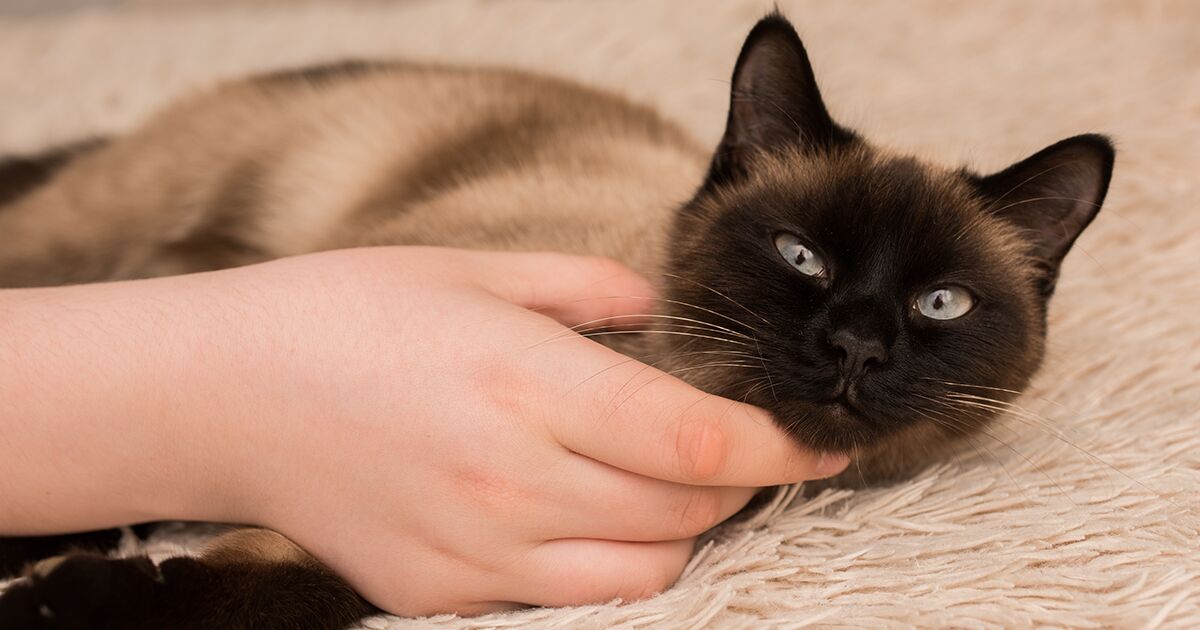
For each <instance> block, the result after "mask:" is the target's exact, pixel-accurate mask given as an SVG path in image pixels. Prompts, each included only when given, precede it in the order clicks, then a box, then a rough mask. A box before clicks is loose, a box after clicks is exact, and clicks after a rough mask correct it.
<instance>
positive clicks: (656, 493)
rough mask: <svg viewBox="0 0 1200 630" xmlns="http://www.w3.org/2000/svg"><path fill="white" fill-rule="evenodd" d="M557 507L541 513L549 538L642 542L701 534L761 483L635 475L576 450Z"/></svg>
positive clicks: (736, 508)
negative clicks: (702, 482)
mask: <svg viewBox="0 0 1200 630" xmlns="http://www.w3.org/2000/svg"><path fill="white" fill-rule="evenodd" d="M570 457H571V460H572V461H570V462H569V467H568V468H567V469H566V470H567V471H569V472H565V473H564V474H563V475H562V477H561V478H562V479H563V481H564V484H565V485H566V487H565V488H562V489H560V490H559V492H561V493H562V494H561V495H559V496H556V497H554V500H553V502H552V504H553V506H554V509H555V512H554V514H548V515H546V518H542V519H538V520H537V523H536V527H537V529H535V530H534V532H535V533H536V534H538V535H539V536H541V537H544V538H601V539H608V540H626V541H637V542H655V541H669V540H679V539H683V538H692V537H694V536H698V535H700V534H702V533H704V532H706V531H708V530H710V529H712V528H713V527H715V526H717V525H718V524H720V523H721V522H722V521H724V520H726V519H728V518H729V517H731V516H733V515H734V514H737V513H738V511H739V510H741V509H742V508H743V507H745V506H746V504H747V503H749V501H750V499H752V498H753V497H754V495H755V494H756V493H757V492H758V491H759V489H758V488H741V487H728V488H727V487H707V486H689V485H684V484H678V483H671V482H667V481H662V480H660V479H653V478H650V477H643V476H641V475H635V474H633V473H631V472H628V471H625V470H621V469H619V468H614V467H612V466H609V465H607V464H602V463H600V462H597V461H596V460H593V459H590V458H587V457H582V456H579V455H571V456H570Z"/></svg>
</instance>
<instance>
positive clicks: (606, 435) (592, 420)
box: [548, 339, 849, 486]
mask: <svg viewBox="0 0 1200 630" xmlns="http://www.w3.org/2000/svg"><path fill="white" fill-rule="evenodd" d="M550 345H553V346H557V347H558V348H559V349H558V350H556V351H557V352H563V353H569V355H570V356H563V357H561V358H560V359H559V360H556V361H550V362H548V363H549V364H554V365H557V366H559V367H560V369H562V366H570V368H569V369H568V370H566V373H560V374H557V375H556V376H555V382H557V383H559V384H561V392H560V395H561V396H562V397H563V398H565V399H566V401H567V402H568V403H569V404H567V405H564V406H563V407H562V408H561V409H560V413H556V414H548V416H549V417H550V418H551V420H550V422H551V424H552V425H553V426H552V427H551V431H552V432H553V433H554V435H555V437H556V438H557V439H558V441H559V443H560V444H562V445H563V446H565V447H566V448H568V449H570V450H572V451H574V452H576V453H579V454H581V455H584V456H587V457H590V458H592V459H595V460H598V461H601V462H604V463H607V464H609V465H612V466H616V467H618V468H622V469H624V470H628V471H630V472H634V473H637V474H640V475H645V476H649V477H655V478H657V479H663V480H666V481H674V482H678V483H686V484H691V485H709V486H772V485H779V484H784V483H794V482H797V481H804V480H807V479H820V478H824V477H829V476H832V475H834V474H837V473H839V472H841V471H842V470H843V469H845V467H846V465H847V464H848V463H849V458H847V457H846V456H845V455H844V454H838V453H819V452H816V451H813V450H812V449H809V448H806V447H803V446H801V445H799V444H797V443H796V441H795V440H793V439H792V438H791V437H789V436H788V435H787V434H786V433H785V432H784V431H783V430H782V429H781V428H780V427H779V426H778V425H777V424H776V423H775V422H774V420H773V419H772V417H771V415H770V414H769V413H767V412H766V411H764V410H762V409H759V408H757V407H753V406H751V405H747V404H744V403H740V402H737V401H733V400H729V399H726V398H720V397H718V396H713V395H711V394H706V393H705V392H702V391H700V390H698V389H696V388H694V387H692V386H690V385H688V384H687V383H684V382H683V381H681V380H680V379H678V378H676V377H674V376H671V375H670V374H667V373H665V372H662V371H660V370H657V369H655V368H653V367H650V366H648V365H645V364H643V363H640V362H638V361H636V360H633V359H629V358H628V357H625V356H623V355H620V354H618V353H616V352H615V351H612V350H609V349H608V348H605V347H603V346H600V345H599V344H596V343H594V342H592V341H590V340H586V339H575V340H572V341H570V342H567V343H559V344H550ZM562 412H566V413H562Z"/></svg>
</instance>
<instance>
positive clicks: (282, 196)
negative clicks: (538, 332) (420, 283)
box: [97, 62, 706, 267]
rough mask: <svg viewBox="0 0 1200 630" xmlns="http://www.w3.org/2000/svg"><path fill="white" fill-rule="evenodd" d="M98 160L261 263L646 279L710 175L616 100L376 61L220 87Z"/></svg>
mask: <svg viewBox="0 0 1200 630" xmlns="http://www.w3.org/2000/svg"><path fill="white" fill-rule="evenodd" d="M103 157H106V158H107V160H108V162H109V166H110V167H111V166H112V163H113V162H114V161H115V162H122V161H123V162H131V163H137V162H141V163H142V168H124V169H120V168H118V169H114V170H121V171H124V172H125V173H131V174H138V173H142V174H151V173H156V172H157V174H158V175H159V177H158V178H157V180H156V181H153V182H151V181H146V182H144V183H145V185H144V186H140V187H139V186H137V185H131V186H128V187H127V188H139V189H140V190H142V191H150V192H147V193H146V194H149V195H153V194H154V192H153V191H158V193H159V194H160V195H161V196H162V197H163V198H161V199H159V200H158V201H159V202H165V201H167V199H166V197H168V196H169V197H172V198H174V199H175V200H176V201H177V200H178V199H179V198H180V195H181V193H182V195H183V196H184V197H187V198H190V199H191V202H190V203H192V205H194V206H196V207H210V208H212V209H213V212H214V213H215V214H216V215H219V216H220V217H223V218H222V219H219V220H217V221H216V222H218V223H222V222H223V223H225V224H229V225H236V226H237V227H236V229H238V230H242V231H245V232H248V233H252V235H251V238H252V239H253V240H254V241H255V243H254V246H255V247H256V248H260V249H262V250H263V251H264V252H266V256H265V257H273V256H283V255H290V254H296V253H303V252H308V251H315V250H320V249H328V248H333V247H345V246H352V245H362V244H430V245H446V246H460V247H480V248H495V249H525V250H528V249H547V250H558V251H567V252H575V253H586V254H600V255H607V256H613V257H617V258H620V259H623V260H625V261H626V262H629V263H631V264H634V265H635V266H637V267H648V266H652V265H653V263H652V262H651V261H650V260H649V257H650V255H649V254H647V252H650V251H651V250H654V249H656V244H655V241H656V238H657V236H655V235H659V234H661V233H662V232H663V231H664V229H663V226H664V224H665V221H666V220H667V217H668V216H669V213H670V210H671V209H672V208H673V207H675V206H677V205H678V204H679V203H681V202H682V201H684V200H686V198H687V197H688V196H689V195H690V194H691V193H692V192H693V191H694V188H695V187H696V185H697V184H698V182H699V181H700V179H701V177H702V174H703V169H704V167H705V162H706V156H705V152H704V151H703V150H702V149H701V148H700V147H698V146H697V145H696V144H695V143H694V142H693V141H692V140H691V139H690V138H689V137H688V136H687V135H686V134H685V133H683V132H682V131H681V130H680V129H679V128H678V127H677V126H675V125H674V124H672V123H670V122H668V121H666V120H664V119H663V118H661V117H660V116H659V115H658V114H657V113H655V112H654V111H653V110H652V109H650V108H648V107H645V106H641V105H637V104H634V103H632V102H630V101H628V100H626V99H624V98H622V97H620V96H618V95H615V94H612V93H609V92H605V91H602V90H597V89H593V88H589V87H585V86H582V85H579V84H576V83H573V82H570V81H566V80H561V79H555V78H550V77H545V76H538V75H534V74H530V73H525V72H520V71H514V70H502V69H476V68H457V67H447V66H435V65H418V64H407V63H369V62H351V63H342V64H336V65H331V66H324V67H318V68H309V69H303V70H295V71H287V72H279V73H273V74H267V75H261V76H258V77H253V78H250V79H247V80H242V81H238V82H234V83H230V84H226V85H224V86H221V87H219V88H217V89H214V90H212V91H210V92H208V93H206V94H204V95H201V96H199V97H195V98H192V99H190V100H185V101H182V102H180V103H179V104H178V105H175V106H173V107H172V108H170V109H168V110H166V111H164V112H163V113H162V114H160V115H159V116H157V117H156V118H155V119H153V120H152V121H151V122H150V123H149V124H147V125H146V126H145V127H144V128H143V129H142V130H140V131H139V132H137V133H135V134H133V135H132V136H130V137H129V138H127V139H126V140H125V141H124V142H123V143H122V145H121V146H118V147H114V148H113V150H112V151H110V152H109V155H108V156H103ZM97 159H98V160H99V159H101V158H100V157H98V158H97ZM164 165H169V166H164ZM164 168H169V169H170V170H171V171H172V173H173V176H172V177H168V178H162V177H161V174H162V173H161V171H162V170H163V169H164ZM171 179H174V180H177V181H175V185H174V186H173V187H172V189H171V190H167V189H165V188H164V187H163V186H162V184H161V182H162V181H165V180H171ZM248 215H253V217H254V218H253V221H245V222H244V223H245V225H244V226H242V225H241V222H242V221H243V219H245V218H246V217H247V216H248ZM199 220H200V219H199V218H197V219H194V221H199ZM205 220H206V221H209V222H212V221H214V219H213V218H212V217H208V218H206V219H205ZM226 229H227V230H228V228H226ZM639 234H640V235H641V236H642V238H641V241H640V242H639V243H631V242H630V241H631V240H636V239H635V238H634V236H635V235H639Z"/></svg>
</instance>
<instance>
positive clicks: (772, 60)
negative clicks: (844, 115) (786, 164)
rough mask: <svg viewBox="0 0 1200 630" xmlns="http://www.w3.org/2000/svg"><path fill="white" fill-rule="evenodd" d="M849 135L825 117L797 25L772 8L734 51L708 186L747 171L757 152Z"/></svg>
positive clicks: (822, 142)
mask: <svg viewBox="0 0 1200 630" xmlns="http://www.w3.org/2000/svg"><path fill="white" fill-rule="evenodd" d="M853 139H854V134H852V133H851V132H850V131H848V130H846V129H844V128H842V127H840V126H838V125H837V123H835V122H833V119H831V118H830V117H829V112H828V111H826V109H825V103H824V102H823V101H822V100H821V92H820V91H819V90H818V89H817V80H816V78H815V77H814V76H813V70H812V65H811V64H809V62H808V53H806V52H805V50H804V44H803V43H801V42H800V36H799V35H797V34H796V29H794V28H792V24H791V23H790V22H788V21H787V19H786V18H784V17H783V16H782V15H780V14H779V13H778V12H776V13H772V14H770V15H768V16H767V17H765V18H763V19H762V20H759V22H758V24H756V25H755V26H754V29H753V30H751V31H750V35H749V36H747V37H746V43H745V44H743V45H742V52H741V54H739V55H738V60H737V66H736V67H735V68H734V71H733V86H732V89H731V90H730V98H729V118H728V120H727V121H726V123H725V135H724V137H722V138H721V144H720V146H718V147H717V152H716V155H714V156H713V161H712V166H711V168H710V171H709V175H708V183H707V184H706V185H714V184H721V183H725V182H727V181H731V180H736V179H738V178H739V177H741V176H743V175H745V173H746V168H747V163H748V161H749V159H750V158H751V156H752V155H753V154H754V153H755V152H757V151H776V150H780V149H783V148H799V149H801V150H812V149H818V148H821V147H828V146H831V145H834V144H838V143H845V142H850V141H852V140H853Z"/></svg>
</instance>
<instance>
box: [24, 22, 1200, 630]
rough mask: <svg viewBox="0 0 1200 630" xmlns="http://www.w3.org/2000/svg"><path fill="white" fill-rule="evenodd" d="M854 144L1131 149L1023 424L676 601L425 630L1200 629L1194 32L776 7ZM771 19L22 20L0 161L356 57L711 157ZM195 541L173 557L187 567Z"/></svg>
mask: <svg viewBox="0 0 1200 630" xmlns="http://www.w3.org/2000/svg"><path fill="white" fill-rule="evenodd" d="M780 5H781V8H782V9H783V10H784V12H785V13H786V14H787V15H789V17H791V19H792V20H793V21H794V22H795V23H796V25H797V27H798V29H799V30H800V32H801V35H802V36H803V37H804V39H805V42H806V44H807V45H808V47H809V50H810V52H811V54H812V57H813V63H814V65H815V67H816V71H817V76H818V78H819V79H820V81H821V83H822V88H823V90H824V92H825V96H826V99H827V101H828V102H829V104H830V107H831V109H832V111H833V113H834V115H835V117H838V118H839V119H841V120H842V121H843V122H845V123H847V124H849V125H851V126H854V127H857V128H859V129H861V130H863V131H864V132H865V133H866V135H867V136H868V137H870V138H873V139H875V140H877V141H880V142H881V143H883V144H886V145H889V146H892V147H895V148H898V149H902V150H907V151H911V152H915V153H917V154H919V155H922V156H925V157H930V158H933V159H937V160H942V161H947V162H954V161H960V160H965V161H967V162H969V163H970V164H972V165H974V166H977V167H980V168H984V169H991V168H995V167H999V166H1002V165H1005V164H1007V163H1009V162H1012V161H1015V160H1017V159H1018V158H1021V157H1024V156H1026V155H1028V154H1030V153H1032V152H1033V151H1035V150H1036V149H1038V148H1041V147H1042V146H1045V145H1047V144H1050V143H1051V142H1053V141H1055V140H1057V139H1060V138H1063V137H1066V136H1069V135H1074V134H1076V133H1081V132H1087V131H1099V132H1105V133H1110V134H1112V135H1113V136H1114V137H1115V139H1116V142H1117V145H1118V158H1117V167H1116V175H1115V179H1114V180H1113V184H1112V189H1111V193H1110V195H1109V201H1108V202H1107V203H1106V204H1105V209H1104V210H1103V211H1102V212H1101V213H1100V216H1099V219H1098V220H1097V222H1096V223H1095V224H1094V226H1093V227H1092V228H1090V229H1089V231H1088V232H1087V233H1086V234H1085V235H1084V236H1083V238H1082V239H1081V240H1080V241H1079V244H1078V246H1077V247H1076V250H1075V252H1074V253H1073V254H1072V255H1071V256H1070V257H1069V258H1068V260H1067V263H1066V265H1065V268H1064V270H1063V277H1062V281H1061V282H1060V285H1059V290H1058V295H1057V296H1056V298H1055V300H1054V305H1053V309H1052V312H1051V331H1050V350H1049V356H1048V359H1047V363H1046V366H1045V367H1044V369H1043V370H1042V371H1041V373H1040V375H1039V376H1038V378H1037V379H1036V382H1035V385H1034V386H1033V388H1032V390H1031V391H1030V392H1029V393H1028V395H1026V396H1025V397H1024V398H1022V399H1021V405H1022V407H1023V408H1024V410H1025V411H1024V412H1021V413H1019V414H1015V415H1010V416H1008V417H1007V419H1006V421H1005V422H1004V423H1003V425H1002V426H999V427H994V428H993V429H991V431H990V435H987V436H980V437H978V438H977V439H976V441H975V442H974V443H973V444H972V445H969V446H967V447H966V448H964V449H963V450H962V452H961V453H959V454H958V455H957V456H956V457H955V458H953V459H952V460H950V461H947V462H945V463H944V464H943V465H941V466H938V467H935V468H933V469H931V470H929V471H927V472H925V473H924V474H922V475H921V476H919V477H918V478H917V479H915V480H913V481H911V482H908V483H904V484H902V485H899V486H896V487H892V488H883V489H873V490H868V491H860V492H840V493H832V494H826V495H823V496H821V497H819V498H817V499H816V500H811V501H804V500H800V501H790V498H791V496H790V495H788V496H781V497H780V498H779V501H778V502H777V504H776V505H774V506H773V507H772V508H770V509H769V510H767V512H766V513H764V514H763V515H761V516H760V517H759V518H757V519H755V520H754V521H753V522H748V523H743V524H740V525H738V526H736V527H730V528H726V529H724V530H721V531H718V532H717V533H716V535H715V536H714V539H713V540H712V541H711V542H710V543H709V544H708V545H707V546H705V547H704V548H703V549H701V550H700V551H699V553H698V554H697V556H696V558H695V560H694V562H693V563H692V565H691V566H690V568H689V570H688V571H687V573H686V574H685V575H684V577H683V579H682V580H681V581H680V582H679V584H678V585H677V586H676V587H675V588H673V589H671V590H670V591H669V592H667V593H665V594H664V595H661V596H659V597H657V598H654V599H651V600H648V601H643V602H637V603H632V604H621V603H611V604H607V605H600V606H588V607H581V608H573V609H562V610H530V611H524V612H519V613H513V614H508V615H500V616H491V617H484V618H477V619H470V620H462V619H458V618H454V617H438V618H432V619H423V620H398V619H395V618H391V617H378V618H373V619H369V620H367V622H366V625H367V626H368V627H371V628H385V627H392V628H424V627H438V628H443V627H469V628H474V627H507V626H530V627H556V628H568V627H569V628H589V627H609V626H618V625H619V626H622V627H631V628H632V627H655V628H659V627H666V628H697V627H704V626H712V627H748V628H749V627H753V628H759V627H764V626H768V625H775V626H781V627H789V628H790V627H801V626H804V625H806V624H808V625H812V626H818V627H872V628H886V627H910V626H914V625H919V626H954V627H991V626H1034V625H1037V626H1043V625H1046V626H1058V627H1076V628H1099V627H1151V628H1154V627H1160V628H1197V627H1200V515H1198V514H1197V513H1198V512H1200V325H1198V324H1197V321H1198V318H1197V315H1196V314H1197V313H1198V312H1200V276H1198V269H1200V183H1198V181H1197V179H1198V174H1200V37H1197V35H1196V34H1197V33H1198V32H1200V4H1197V3H1194V2H1177V3H1171V2H1149V1H1147V2H1127V3H1115V2H1070V1H1062V2H1053V3H1051V2H1038V1H1027V2H1004V3H998V2H997V3H981V2H965V1H964V2H950V1H941V2H923V1H922V2H904V3H899V2H885V1H862V2H854V3H842V2H836V3H835V2H786V1H784V2H780ZM770 6H771V3H770V2H768V1H766V0H756V1H751V2H719V3H718V2H712V3H700V2H683V1H676V2H666V1H662V0H639V1H638V2H587V1H583V0H566V1H560V2H554V3H549V2H541V1H533V0H513V1H510V2H503V3H501V2H485V1H476V2H471V1H458V0H440V1H437V2H417V1H409V2H394V3H351V2H338V3H297V2H245V3H237V2H217V3H199V2H195V1H191V2H189V1H186V0H171V1H167V2H162V3H158V2H153V1H147V0H143V1H142V2H137V3H133V4H127V5H125V7H124V8H122V9H117V10H114V11H107V10H99V9H97V10H94V11H92V12H82V13H72V14H65V15H54V16H47V17H41V18H31V19H18V18H9V19H6V20H0V152H8V151H18V150H21V151H24V150H34V149H37V148H39V147H42V146H45V145H47V144H50V143H54V142H60V141H68V140H72V139H76V138H79V137H81V136H87V135H93V134H97V133H106V132H113V131H118V130H121V129H123V128H127V127H129V126H131V125H133V124H135V123H136V122H137V121H138V120H140V119H142V118H143V117H144V116H145V115H146V114H147V113H149V112H150V111H152V110H153V109H154V108H156V107H158V106H160V105H161V104H162V103H163V102H164V101H165V100H166V99H168V98H171V97H172V96H174V95H177V94H179V93H181V92H185V91H187V90H189V89H192V88H196V87H199V86H203V85H205V84H206V83H208V82H210V81H212V80H215V79H218V78H222V77H231V76H236V75H240V74H244V73H246V72H249V71H257V70H264V69H269V68H278V67H281V66H290V65H295V64H299V63H306V62H313V61H327V60H332V59H339V58H344V57H350V56H384V57H404V58H419V59H436V60H441V61H453V62H487V63H490V64H506V65H516V66H521V67H526V68H533V69H537V70H543V71H549V72H553V73H557V74H562V75H567V76H571V77H575V78H578V79H582V80H585V81H587V82H590V83H594V84H598V85H602V86H609V87H612V88H615V89H619V90H622V91H624V92H626V93H627V94H630V95H632V96H633V97H635V98H637V99H640V100H643V101H645V102H649V103H653V104H655V105H657V106H659V107H660V108H661V109H662V110H663V111H664V112H666V113H667V114H668V115H670V116H673V117H675V118H677V119H678V120H680V121H681V122H683V123H684V124H685V125H686V126H687V127H688V128H690V129H691V130H693V132H694V133H695V134H696V135H697V137H699V138H701V139H703V140H704V141H706V142H711V143H714V144H715V141H716V139H717V138H718V135H719V133H720V131H721V127H722V125H723V123H724V118H725V107H726V103H727V90H728V82H727V80H728V76H729V73H730V70H731V68H732V64H733V61H734V58H735V57H736V54H737V50H738V47H739V46H740V44H741V40H742V38H743V36H744V35H745V33H746V32H747V30H748V29H749V28H750V26H751V25H752V24H753V22H754V21H755V19H756V18H758V17H759V16H761V15H762V14H763V13H764V12H765V11H766V10H769V8H770ZM188 542H189V540H187V539H182V540H181V539H176V540H175V541H173V542H171V541H165V540H164V541H159V542H157V543H155V544H156V545H157V546H156V547H155V549H156V550H157V551H158V552H160V553H166V552H169V551H170V550H171V549H173V548H175V547H173V546H172V545H173V544H176V543H184V544H186V543H188Z"/></svg>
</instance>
